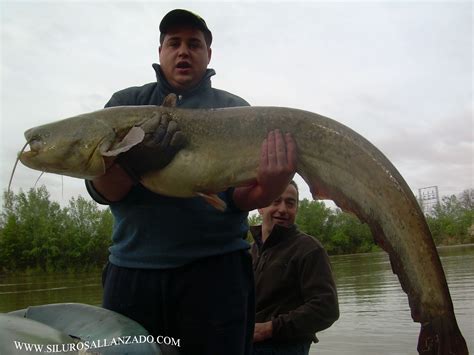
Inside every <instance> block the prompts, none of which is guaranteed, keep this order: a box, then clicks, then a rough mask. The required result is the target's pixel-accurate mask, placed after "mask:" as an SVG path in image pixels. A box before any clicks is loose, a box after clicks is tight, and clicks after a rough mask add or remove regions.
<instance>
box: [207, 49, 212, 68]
mask: <svg viewBox="0 0 474 355" xmlns="http://www.w3.org/2000/svg"><path fill="white" fill-rule="evenodd" d="M207 57H208V59H209V60H208V61H207V64H209V63H210V62H211V57H212V49H211V47H209V48H208V49H207Z"/></svg>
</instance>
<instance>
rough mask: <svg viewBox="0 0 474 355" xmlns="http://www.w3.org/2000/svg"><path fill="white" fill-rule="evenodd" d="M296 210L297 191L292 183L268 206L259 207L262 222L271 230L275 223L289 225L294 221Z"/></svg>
mask: <svg viewBox="0 0 474 355" xmlns="http://www.w3.org/2000/svg"><path fill="white" fill-rule="evenodd" d="M297 210H298V192H297V191H296V188H295V187H294V186H293V185H288V187H287V188H286V190H285V192H284V193H283V194H282V195H281V196H280V197H279V198H277V199H276V200H275V201H273V202H272V204H271V205H270V206H268V207H265V208H261V209H259V212H260V214H261V215H262V223H263V225H264V226H265V227H266V228H268V230H272V229H273V226H274V225H275V224H279V225H281V226H284V227H290V226H291V225H292V224H294V223H295V219H296V212H297Z"/></svg>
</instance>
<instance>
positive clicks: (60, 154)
mask: <svg viewBox="0 0 474 355" xmlns="http://www.w3.org/2000/svg"><path fill="white" fill-rule="evenodd" d="M113 113H114V109H113V108H110V109H105V110H101V111H97V112H92V113H89V114H84V115H80V116H75V117H71V118H67V119H64V120H61V121H56V122H53V123H49V124H45V125H42V126H38V127H34V128H31V129H29V130H27V131H26V132H25V138H26V140H27V145H29V148H30V149H29V150H26V151H22V152H21V153H20V155H19V159H20V161H21V162H22V163H23V164H24V165H26V166H27V167H29V168H32V169H35V170H40V171H43V172H49V173H56V174H61V175H68V176H73V177H78V178H83V179H91V178H94V177H97V176H100V175H102V174H104V173H105V170H106V168H107V167H108V166H109V165H110V164H111V163H112V162H113V159H114V157H107V154H106V152H107V151H109V149H110V148H111V147H112V146H114V144H115V143H116V142H120V141H121V140H122V139H123V137H124V136H125V135H126V134H127V133H128V132H129V130H130V128H131V127H132V126H133V122H131V123H130V124H126V125H122V127H114V124H113V121H114V117H113Z"/></svg>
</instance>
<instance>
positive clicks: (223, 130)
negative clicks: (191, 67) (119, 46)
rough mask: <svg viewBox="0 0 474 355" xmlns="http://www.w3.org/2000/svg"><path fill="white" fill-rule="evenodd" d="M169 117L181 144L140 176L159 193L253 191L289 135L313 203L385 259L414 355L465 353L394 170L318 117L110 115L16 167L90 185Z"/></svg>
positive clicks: (29, 135) (80, 125) (33, 146)
mask: <svg viewBox="0 0 474 355" xmlns="http://www.w3.org/2000/svg"><path fill="white" fill-rule="evenodd" d="M162 115H169V117H171V119H173V120H174V121H176V123H177V124H178V127H179V129H180V131H181V132H182V133H183V135H184V137H185V140H186V144H185V146H184V147H183V148H181V150H180V151H179V152H178V153H177V154H176V156H175V157H174V159H173V160H172V161H171V162H170V163H169V164H168V165H167V166H165V167H164V168H163V169H161V170H157V171H151V172H149V173H147V174H145V175H144V176H142V177H141V183H142V184H143V185H144V186H145V187H147V188H148V189H150V190H151V191H154V192H156V193H159V194H163V195H168V196H175V197H193V196H197V195H199V196H203V195H204V196H208V197H211V199H212V196H213V194H215V193H217V192H219V191H223V190H225V189H227V188H228V187H231V186H241V185H247V184H251V183H252V182H255V180H256V177H257V169H258V165H259V157H260V154H259V153H260V145H261V142H262V141H263V139H264V138H265V137H266V136H267V133H268V132H269V131H271V130H273V129H277V128H278V129H280V130H281V131H282V132H289V133H291V134H292V136H293V138H294V140H295V141H296V144H297V147H298V162H297V164H298V169H297V172H298V174H300V175H301V176H302V177H303V179H304V180H305V181H306V183H307V184H308V185H309V187H310V189H311V192H312V195H313V197H314V198H316V197H318V198H323V199H331V200H333V201H334V202H335V203H336V204H337V205H338V206H339V207H340V208H342V209H343V210H344V211H349V212H353V213H355V214H356V215H357V216H358V217H359V219H360V220H361V221H363V222H366V223H367V224H368V225H369V226H370V228H371V231H372V234H373V236H374V240H375V242H376V243H377V244H378V245H379V246H380V247H382V248H383V249H384V250H385V251H386V252H387V253H388V254H389V256H390V262H391V265H392V269H393V271H394V273H396V274H397V275H398V278H399V280H400V283H401V286H402V288H403V290H404V291H405V292H406V293H407V295H408V302H409V305H410V308H411V316H412V318H413V320H414V321H415V322H419V323H421V331H420V335H419V340H418V352H419V353H420V354H443V355H444V354H467V353H468V350H467V346H466V342H465V340H464V338H463V337H462V335H461V333H460V330H459V328H458V325H457V322H456V318H455V315H454V309H453V304H452V301H451V297H450V294H449V290H448V286H447V283H446V278H445V275H444V272H443V268H442V266H441V262H440V259H439V256H438V254H437V251H436V248H435V245H434V242H433V238H432V236H431V233H430V231H429V229H428V225H427V224H426V221H425V218H424V215H423V213H422V211H421V209H420V207H419V206H418V203H417V200H416V198H415V197H414V196H413V193H412V192H411V190H410V188H409V187H408V185H407V184H406V182H405V181H404V179H403V178H402V176H401V175H400V174H399V173H398V171H397V170H396V169H395V167H394V166H393V165H392V164H391V163H390V161H389V160H388V159H387V158H386V157H385V156H384V155H383V154H382V153H381V152H380V151H379V150H378V149H377V148H376V147H374V146H373V145H372V144H371V143H370V142H368V141H367V140H366V139H364V138H363V137H362V136H360V135H359V134H357V133H356V132H354V131H352V130H351V129H349V128H347V127H346V126H344V125H342V124H340V123H338V122H336V121H334V120H332V119H329V118H327V117H323V116H320V115H317V114H314V113H310V112H306V111H301V110H296V109H290V108H278V107H239V108H224V109H212V110H202V109H201V110H191V109H178V108H173V107H163V106H137V107H131V106H128V107H114V108H108V109H103V110H99V111H95V112H92V113H88V114H84V115H80V116H76V117H72V118H68V119H65V120H62V121H58V122H53V123H50V124H46V125H43V126H39V127H36V128H32V129H30V130H28V131H26V133H25V137H26V139H27V141H28V143H29V145H30V151H25V152H22V153H21V154H20V156H19V159H20V161H21V162H22V163H23V164H24V165H26V166H28V167H30V168H32V169H36V170H40V171H46V172H52V173H57V174H62V175H68V176H73V177H78V178H84V179H92V178H94V177H97V176H100V175H102V174H104V172H105V170H106V169H107V168H108V166H110V165H111V164H112V163H113V161H114V159H116V157H117V155H119V154H120V153H121V152H124V151H127V150H128V149H130V148H131V147H133V146H134V145H136V144H139V143H140V142H141V140H142V139H143V136H144V134H143V130H141V128H140V127H141V126H144V125H146V123H147V121H148V120H151V119H155V120H156V117H160V116H162Z"/></svg>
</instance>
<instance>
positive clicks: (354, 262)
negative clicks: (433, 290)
mask: <svg viewBox="0 0 474 355" xmlns="http://www.w3.org/2000/svg"><path fill="white" fill-rule="evenodd" d="M438 251H439V254H440V256H441V261H442V263H443V267H444V269H445V273H446V277H447V280H448V284H449V287H450V292H451V297H452V298H453V303H454V309H455V312H456V317H457V320H458V324H459V327H460V328H461V332H462V334H463V335H464V338H465V339H466V341H467V343H468V348H469V352H470V353H473V352H474V245H464V246H453V247H443V248H440V249H438ZM331 263H332V266H333V270H334V274H335V277H336V283H337V287H338V293H339V302H340V310H341V317H340V319H339V320H338V321H337V322H336V323H335V324H334V325H333V326H332V327H331V328H329V329H327V330H325V331H323V332H320V333H318V338H319V339H320V342H319V343H318V344H314V345H313V346H312V348H311V351H310V354H322V355H336V354H337V355H344V354H347V355H349V354H351V355H353V354H377V355H379V354H416V353H417V352H416V344H417V339H418V333H419V329H420V326H419V324H418V323H414V322H413V321H412V319H411V317H410V310H409V307H408V300H407V296H406V294H405V293H404V292H403V291H402V289H401V287H400V284H399V282H398V279H397V277H396V276H395V275H393V274H392V271H391V268H390V263H389V261H388V257H387V255H386V254H385V253H383V252H381V253H371V254H354V255H343V256H334V257H331ZM101 297H102V288H101V286H100V271H96V272H94V273H69V274H62V273H55V274H48V275H42V276H38V275H35V276H0V312H9V311H11V310H15V309H21V308H25V307H27V306H29V305H38V304H44V303H57V302H79V303H88V304H93V305H99V304H100V303H101Z"/></svg>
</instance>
